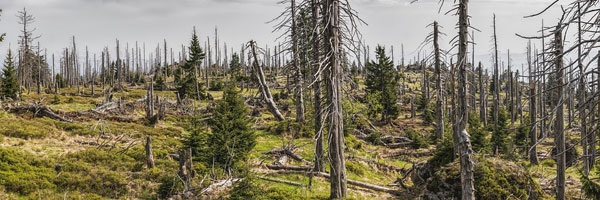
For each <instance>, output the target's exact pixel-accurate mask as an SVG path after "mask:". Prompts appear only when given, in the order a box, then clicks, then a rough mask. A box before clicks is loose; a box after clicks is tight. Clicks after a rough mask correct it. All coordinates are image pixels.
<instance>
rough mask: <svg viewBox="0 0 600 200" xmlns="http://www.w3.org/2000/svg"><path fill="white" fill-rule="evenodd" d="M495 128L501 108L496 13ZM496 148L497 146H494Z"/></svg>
mask: <svg viewBox="0 0 600 200" xmlns="http://www.w3.org/2000/svg"><path fill="white" fill-rule="evenodd" d="M493 27H494V36H493V38H494V107H493V110H494V113H493V114H494V115H493V118H494V119H493V120H494V129H497V127H498V110H499V109H500V104H499V102H500V82H499V77H498V76H499V75H498V73H499V70H498V38H497V37H496V14H494V21H493ZM494 149H495V147H494Z"/></svg>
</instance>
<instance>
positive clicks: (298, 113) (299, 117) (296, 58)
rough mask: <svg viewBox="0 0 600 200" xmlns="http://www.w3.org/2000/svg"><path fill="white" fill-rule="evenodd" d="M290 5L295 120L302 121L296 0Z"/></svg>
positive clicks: (302, 101) (301, 80) (302, 105)
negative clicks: (294, 72) (294, 73)
mask: <svg viewBox="0 0 600 200" xmlns="http://www.w3.org/2000/svg"><path fill="white" fill-rule="evenodd" d="M291 2H292V6H291V11H292V16H291V19H292V27H291V29H292V32H291V34H292V54H293V55H294V69H295V70H296V90H295V94H296V121H297V122H304V98H303V94H302V84H303V82H304V81H303V79H302V69H301V68H300V52H299V49H298V33H297V28H298V26H297V24H296V1H295V0H291Z"/></svg>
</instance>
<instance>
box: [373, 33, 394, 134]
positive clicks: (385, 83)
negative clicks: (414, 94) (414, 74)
mask: <svg viewBox="0 0 600 200" xmlns="http://www.w3.org/2000/svg"><path fill="white" fill-rule="evenodd" d="M375 52H376V54H377V56H376V58H377V62H374V61H370V62H369V63H367V66H366V68H367V79H366V86H367V93H368V94H369V95H376V96H378V100H377V102H378V103H379V105H380V106H381V120H382V121H385V122H389V121H390V120H391V119H393V118H395V117H397V116H398V115H399V112H400V108H399V107H398V105H397V104H396V101H397V98H398V97H397V94H396V93H397V90H396V86H397V85H398V78H399V77H398V75H397V73H396V71H395V70H394V64H393V63H392V60H391V59H390V57H388V56H386V55H385V48H384V47H382V46H379V45H378V46H377V49H376V51H375Z"/></svg>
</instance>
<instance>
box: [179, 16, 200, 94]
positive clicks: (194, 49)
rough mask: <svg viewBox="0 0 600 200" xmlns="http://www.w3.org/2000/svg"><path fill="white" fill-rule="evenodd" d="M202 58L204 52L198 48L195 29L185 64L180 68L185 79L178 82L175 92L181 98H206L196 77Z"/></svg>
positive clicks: (198, 43)
mask: <svg viewBox="0 0 600 200" xmlns="http://www.w3.org/2000/svg"><path fill="white" fill-rule="evenodd" d="M204 56H205V54H204V51H203V50H202V48H201V47H200V42H199V41H198V36H197V35H196V29H195V28H194V32H193V34H192V41H191V42H190V47H189V56H188V59H187V60H186V63H185V64H184V65H183V66H182V69H183V71H184V73H185V75H184V76H185V77H182V79H181V80H180V81H179V83H178V86H179V87H178V88H177V92H178V93H179V95H180V96H181V97H183V98H185V97H195V98H196V99H204V98H205V97H206V95H205V94H204V91H203V89H202V87H201V85H200V83H198V76H197V72H198V70H197V67H198V66H200V64H202V60H204Z"/></svg>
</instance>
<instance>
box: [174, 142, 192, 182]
mask: <svg viewBox="0 0 600 200" xmlns="http://www.w3.org/2000/svg"><path fill="white" fill-rule="evenodd" d="M177 175H178V176H179V179H180V180H181V182H183V186H184V191H187V190H188V189H189V186H190V181H191V180H192V178H193V177H194V175H195V174H194V168H193V167H192V148H186V149H182V150H180V151H179V172H177Z"/></svg>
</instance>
